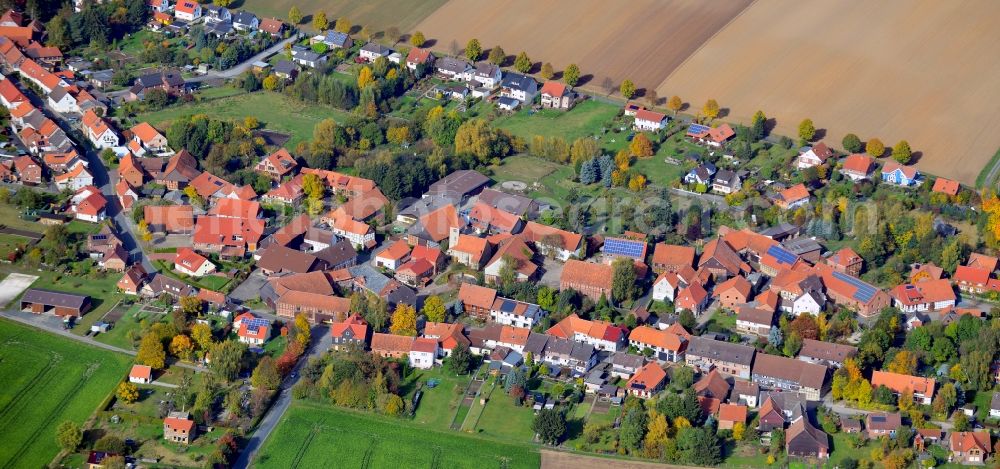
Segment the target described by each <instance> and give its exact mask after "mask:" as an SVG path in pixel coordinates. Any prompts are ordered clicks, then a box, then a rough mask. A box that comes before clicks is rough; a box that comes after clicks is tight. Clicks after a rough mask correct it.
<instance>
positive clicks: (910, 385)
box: [871, 370, 935, 405]
mask: <svg viewBox="0 0 1000 469" xmlns="http://www.w3.org/2000/svg"><path fill="white" fill-rule="evenodd" d="M871 384H872V388H876V389H877V388H878V387H879V386H885V387H887V388H889V390H890V391H892V392H893V393H894V394H903V393H904V392H906V391H912V392H913V400H914V402H917V403H919V404H923V405H930V404H931V401H932V400H933V399H934V386H935V381H934V380H933V379H932V378H924V377H920V376H910V375H904V374H901V373H890V372H888V371H879V370H876V371H873V372H872V380H871Z"/></svg>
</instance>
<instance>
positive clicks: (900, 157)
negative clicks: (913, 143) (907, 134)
mask: <svg viewBox="0 0 1000 469" xmlns="http://www.w3.org/2000/svg"><path fill="white" fill-rule="evenodd" d="M911 158H913V152H912V151H911V150H910V144H909V142H907V141H906V140H900V141H899V143H897V144H896V146H894V147H892V159H894V160H896V161H897V162H898V163H899V164H909V163H910V159H911Z"/></svg>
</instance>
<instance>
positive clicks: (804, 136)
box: [799, 119, 816, 142]
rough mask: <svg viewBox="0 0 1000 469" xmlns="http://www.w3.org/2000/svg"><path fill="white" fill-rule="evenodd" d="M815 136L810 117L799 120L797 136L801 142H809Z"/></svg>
mask: <svg viewBox="0 0 1000 469" xmlns="http://www.w3.org/2000/svg"><path fill="white" fill-rule="evenodd" d="M815 136H816V126H815V125H813V121H812V119H802V122H799V138H800V139H801V140H802V141H803V142H810V141H812V139H813V137H815Z"/></svg>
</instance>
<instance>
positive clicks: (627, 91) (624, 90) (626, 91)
mask: <svg viewBox="0 0 1000 469" xmlns="http://www.w3.org/2000/svg"><path fill="white" fill-rule="evenodd" d="M618 91H619V92H621V94H622V97H624V98H625V99H632V96H635V83H632V80H625V81H623V82H622V84H621V86H619V87H618Z"/></svg>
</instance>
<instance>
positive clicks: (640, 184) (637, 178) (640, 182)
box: [628, 174, 646, 192]
mask: <svg viewBox="0 0 1000 469" xmlns="http://www.w3.org/2000/svg"><path fill="white" fill-rule="evenodd" d="M645 187H646V176H643V175H641V174H636V175H634V176H632V179H629V181H628V188H629V189H631V190H632V192H639V191H641V190H643V189H644V188H645Z"/></svg>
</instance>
